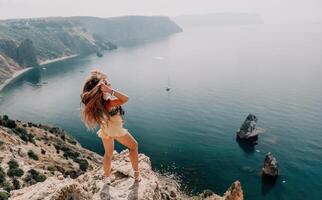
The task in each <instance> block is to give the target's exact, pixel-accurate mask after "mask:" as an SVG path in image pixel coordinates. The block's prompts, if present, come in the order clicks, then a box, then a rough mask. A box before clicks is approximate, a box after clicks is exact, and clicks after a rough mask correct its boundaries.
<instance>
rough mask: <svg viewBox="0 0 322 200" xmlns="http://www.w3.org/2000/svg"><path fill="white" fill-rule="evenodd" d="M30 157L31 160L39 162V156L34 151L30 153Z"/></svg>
mask: <svg viewBox="0 0 322 200" xmlns="http://www.w3.org/2000/svg"><path fill="white" fill-rule="evenodd" d="M28 156H29V158H32V159H34V160H39V158H38V155H37V154H35V152H33V150H29V151H28Z"/></svg>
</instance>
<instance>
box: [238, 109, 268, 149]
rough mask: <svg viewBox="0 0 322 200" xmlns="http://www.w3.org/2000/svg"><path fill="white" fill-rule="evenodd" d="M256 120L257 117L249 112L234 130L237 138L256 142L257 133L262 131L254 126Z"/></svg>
mask: <svg viewBox="0 0 322 200" xmlns="http://www.w3.org/2000/svg"><path fill="white" fill-rule="evenodd" d="M257 121H258V119H257V117H256V116H255V115H253V114H249V115H248V116H247V118H246V119H245V121H244V123H243V124H242V125H241V127H240V128H239V129H238V131H237V132H236V138H237V140H242V141H247V142H250V143H253V144H256V141H257V140H258V134H259V133H262V132H263V131H264V130H263V129H261V128H256V124H257Z"/></svg>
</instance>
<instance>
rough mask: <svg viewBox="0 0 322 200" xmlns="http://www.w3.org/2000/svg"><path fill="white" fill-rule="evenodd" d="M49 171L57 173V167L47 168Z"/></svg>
mask: <svg viewBox="0 0 322 200" xmlns="http://www.w3.org/2000/svg"><path fill="white" fill-rule="evenodd" d="M47 170H48V171H51V172H54V171H57V169H56V167H55V166H52V165H51V166H48V167H47Z"/></svg>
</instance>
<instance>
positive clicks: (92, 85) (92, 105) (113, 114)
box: [81, 70, 141, 182]
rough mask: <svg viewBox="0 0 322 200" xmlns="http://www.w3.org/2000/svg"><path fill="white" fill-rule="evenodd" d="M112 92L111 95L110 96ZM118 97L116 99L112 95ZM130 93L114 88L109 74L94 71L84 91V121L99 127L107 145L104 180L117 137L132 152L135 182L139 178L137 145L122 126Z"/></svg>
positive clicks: (107, 179) (99, 133) (99, 132)
mask: <svg viewBox="0 0 322 200" xmlns="http://www.w3.org/2000/svg"><path fill="white" fill-rule="evenodd" d="M107 93H109V94H110V95H107ZM109 96H111V97H113V96H114V97H116V98H113V99H112V98H110V97H109ZM128 99H129V98H128V96H126V95H125V94H123V93H121V92H119V91H116V90H114V89H112V86H111V84H110V82H109V80H108V79H107V76H106V74H104V73H102V72H100V71H98V70H95V71H92V72H91V75H90V76H89V77H88V78H87V79H86V80H85V82H84V86H83V91H82V94H81V101H82V111H81V116H82V120H83V122H84V123H85V125H86V126H87V128H88V129H92V130H94V129H95V128H96V126H97V125H99V126H100V129H99V131H98V132H97V135H98V136H99V137H100V138H101V139H102V142H103V145H104V150H105V154H104V158H103V165H104V166H103V168H104V175H105V178H104V179H105V181H106V182H110V181H111V179H110V178H109V177H110V172H111V162H112V155H113V151H114V140H117V141H118V142H119V143H121V144H122V145H124V146H126V147H127V148H128V149H129V151H130V160H131V164H132V168H133V171H134V179H135V181H140V180H141V178H140V173H139V167H138V144H137V142H136V140H135V139H134V138H133V136H132V135H131V134H130V133H129V132H128V130H127V129H125V128H123V123H124V121H123V115H124V110H123V109H122V107H121V105H123V104H125V103H126V102H127V101H128Z"/></svg>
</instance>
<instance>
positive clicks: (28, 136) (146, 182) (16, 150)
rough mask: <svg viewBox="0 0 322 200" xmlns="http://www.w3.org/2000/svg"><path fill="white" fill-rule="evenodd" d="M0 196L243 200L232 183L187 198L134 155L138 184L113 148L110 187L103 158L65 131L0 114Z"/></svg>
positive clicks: (82, 199)
mask: <svg viewBox="0 0 322 200" xmlns="http://www.w3.org/2000/svg"><path fill="white" fill-rule="evenodd" d="M0 151H1V154H0V197H1V198H3V199H7V197H8V196H9V194H10V199H13V200H33V199H35V200H36V199H46V200H47V199H48V200H67V199H68V200H70V199H77V200H96V199H97V200H98V199H100V200H102V199H111V200H125V199H136V200H141V199H143V200H145V199H151V200H161V199H165V200H174V199H178V200H179V199H187V200H198V199H208V200H242V199H243V191H242V189H241V185H240V183H239V181H236V182H235V183H233V184H232V186H231V187H230V188H229V189H228V190H227V192H226V193H225V194H224V195H223V196H219V195H217V194H214V193H213V192H211V191H208V192H204V193H202V194H200V195H197V196H188V195H186V194H185V193H184V192H182V191H180V185H179V184H178V182H177V181H176V180H174V179H172V178H171V177H168V176H164V175H162V174H159V173H157V172H155V171H153V170H152V168H151V160H150V158H149V157H147V156H146V155H144V154H140V155H139V167H140V171H141V174H142V180H141V182H139V183H137V182H135V181H134V179H133V178H132V168H131V163H130V160H129V157H128V151H127V150H125V151H122V152H121V153H117V152H114V155H113V161H112V175H113V176H115V179H114V180H113V181H112V183H111V184H110V185H107V184H105V183H104V182H103V169H102V156H100V155H98V154H96V153H94V152H92V151H89V150H87V149H84V148H83V147H81V145H80V144H79V143H78V142H77V141H76V140H75V139H74V138H72V137H71V136H70V135H69V134H68V133H67V132H66V131H65V130H63V129H61V128H57V127H51V126H46V125H42V124H34V123H31V122H26V123H25V122H21V121H18V120H11V119H9V117H8V116H2V117H1V116H0Z"/></svg>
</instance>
